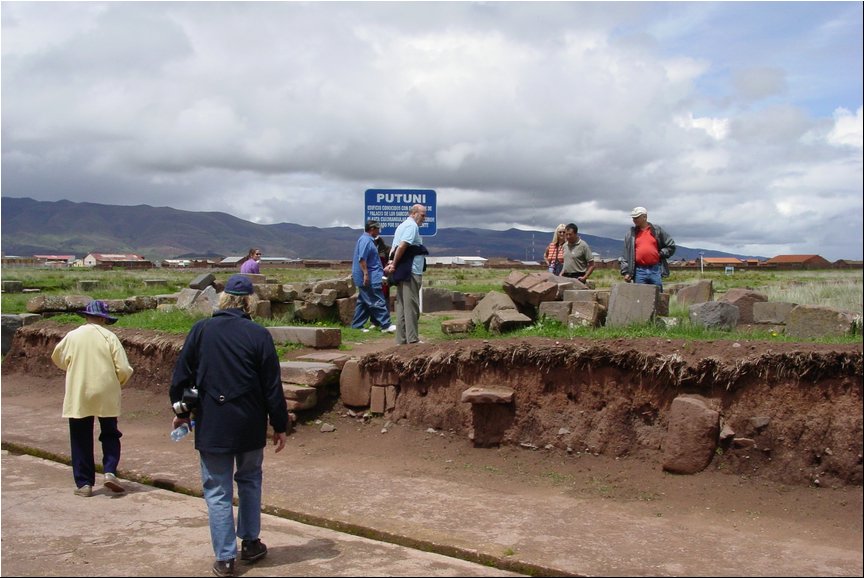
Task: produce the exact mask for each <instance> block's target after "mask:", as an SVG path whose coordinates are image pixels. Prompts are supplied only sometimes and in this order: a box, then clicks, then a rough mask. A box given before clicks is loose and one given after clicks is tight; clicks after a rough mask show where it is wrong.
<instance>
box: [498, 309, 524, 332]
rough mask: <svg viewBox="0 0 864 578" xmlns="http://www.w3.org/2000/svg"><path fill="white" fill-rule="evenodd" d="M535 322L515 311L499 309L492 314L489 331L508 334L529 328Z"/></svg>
mask: <svg viewBox="0 0 864 578" xmlns="http://www.w3.org/2000/svg"><path fill="white" fill-rule="evenodd" d="M532 323H533V321H532V320H531V318H530V317H528V316H527V315H523V314H521V313H519V312H518V311H516V310H515V309H499V310H498V311H496V312H495V313H493V314H492V319H491V320H490V321H489V331H493V332H496V333H506V332H507V331H515V330H516V329H521V328H523V327H528V326H529V325H531V324H532Z"/></svg>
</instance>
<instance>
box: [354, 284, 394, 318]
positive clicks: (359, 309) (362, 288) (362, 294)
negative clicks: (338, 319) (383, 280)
mask: <svg viewBox="0 0 864 578" xmlns="http://www.w3.org/2000/svg"><path fill="white" fill-rule="evenodd" d="M367 319H371V320H372V324H373V325H377V326H378V327H380V328H381V329H387V328H388V327H390V310H389V309H388V308H387V303H386V302H385V301H384V290H383V289H382V288H381V285H378V286H377V287H373V286H372V285H358V286H357V303H356V305H355V306H354V319H353V321H351V327H353V328H354V329H360V328H362V327H363V325H365V324H366V320H367Z"/></svg>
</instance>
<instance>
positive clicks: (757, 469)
mask: <svg viewBox="0 0 864 578" xmlns="http://www.w3.org/2000/svg"><path fill="white" fill-rule="evenodd" d="M69 329H70V328H69V327H67V326H60V325H56V324H54V323H52V322H41V323H38V324H34V325H32V326H27V327H23V328H21V329H19V330H18V332H17V333H16V335H15V339H14V340H13V343H12V348H11V350H10V352H9V354H8V355H7V356H6V358H5V359H4V361H3V368H2V370H3V373H4V374H6V373H9V372H28V373H31V374H33V375H36V376H45V377H50V376H61V375H62V372H60V370H58V369H57V368H55V367H54V365H53V364H52V363H51V361H50V353H51V351H52V350H53V348H54V345H55V344H56V343H57V342H58V341H59V340H60V339H61V338H62V337H63V335H65V333H66V332H67V331H69ZM112 330H114V331H115V332H116V333H117V335H118V336H119V337H120V339H121V340H122V341H123V344H124V346H125V347H126V350H127V354H128V356H129V359H130V362H131V364H132V366H133V367H134V368H135V375H134V376H133V378H132V380H131V381H130V383H129V387H135V388H142V389H146V390H150V391H155V392H167V389H168V385H169V383H170V380H171V372H172V371H173V367H174V362H175V360H176V357H177V354H178V352H179V350H180V347H181V346H182V344H183V340H184V337H183V336H174V335H166V334H161V333H158V332H152V331H143V330H129V329H122V328H117V329H115V328H112ZM361 366H362V367H363V369H364V371H366V372H369V373H371V374H374V373H376V372H378V373H387V372H389V373H392V374H395V375H396V376H398V380H397V381H398V390H399V395H398V397H397V401H396V407H395V409H394V410H393V414H392V416H391V419H394V420H408V421H409V422H410V423H412V424H415V425H419V426H423V427H433V428H436V429H444V430H452V431H454V432H457V433H464V434H465V435H470V434H471V433H472V431H473V418H472V409H471V404H468V403H462V402H461V399H460V398H461V394H462V392H463V391H464V390H465V389H467V388H468V387H472V386H486V387H490V386H496V387H500V386H504V387H509V388H512V389H513V390H514V391H515V400H514V404H513V406H512V407H513V408H514V410H515V411H509V412H507V411H500V412H498V413H497V414H496V413H490V414H489V415H490V416H492V417H490V419H497V420H499V421H500V423H497V424H495V425H496V427H499V428H500V430H501V432H502V439H501V441H502V443H504V444H514V445H523V446H525V447H529V448H548V449H551V450H553V451H564V452H566V451H571V452H591V453H596V454H604V455H610V456H624V455H628V456H637V457H644V458H645V459H648V460H652V461H655V462H656V461H660V460H661V459H662V447H663V441H664V438H665V434H666V427H667V417H668V411H669V407H670V405H671V403H672V400H673V399H674V398H675V397H676V396H678V395H681V394H698V395H701V396H703V397H705V398H708V399H709V400H713V401H714V403H716V404H717V405H718V406H719V409H720V413H721V420H722V424H724V425H726V426H728V427H729V428H731V429H732V430H734V432H735V435H734V437H737V438H748V439H751V440H753V442H754V445H752V446H749V447H735V444H732V437H730V438H728V439H726V440H725V441H721V443H720V445H719V446H718V450H717V452H716V455H715V457H714V459H713V461H712V464H711V465H710V466H709V467H712V468H717V469H720V470H722V471H726V472H729V473H730V474H736V475H739V476H749V477H756V476H758V477H766V478H770V479H774V480H777V481H782V482H785V483H793V484H834V485H836V484H853V485H861V483H862V438H864V429H862V403H861V401H862V400H861V394H862V381H864V379H862V375H864V371H862V369H864V359H862V347H861V345H860V344H856V345H821V344H794V343H780V342H740V343H737V342H733V341H711V342H694V341H686V342H685V341H681V340H667V339H615V340H607V341H597V340H590V339H573V340H567V341H555V340H548V339H540V338H531V339H505V340H496V341H482V340H456V341H445V342H439V343H430V344H414V345H408V346H401V347H392V348H389V349H386V350H384V351H380V352H377V353H372V354H368V355H365V356H363V357H362V359H361ZM495 416H497V417H495Z"/></svg>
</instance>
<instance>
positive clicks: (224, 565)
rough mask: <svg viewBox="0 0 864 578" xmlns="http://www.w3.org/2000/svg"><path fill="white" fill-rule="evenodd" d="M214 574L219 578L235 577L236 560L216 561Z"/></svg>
mask: <svg viewBox="0 0 864 578" xmlns="http://www.w3.org/2000/svg"><path fill="white" fill-rule="evenodd" d="M213 573H214V574H216V575H217V576H233V575H234V558H231V559H230V560H216V561H215V562H213Z"/></svg>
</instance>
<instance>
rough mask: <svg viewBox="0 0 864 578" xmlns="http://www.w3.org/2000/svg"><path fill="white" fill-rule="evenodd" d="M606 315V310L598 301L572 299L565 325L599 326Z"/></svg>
mask: <svg viewBox="0 0 864 578" xmlns="http://www.w3.org/2000/svg"><path fill="white" fill-rule="evenodd" d="M605 316H606V310H605V309H604V308H603V306H602V305H600V304H599V303H595V302H592V301H574V302H573V303H571V308H570V315H568V316H567V325H569V326H571V327H600V326H601V325H603V321H604V319H605Z"/></svg>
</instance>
